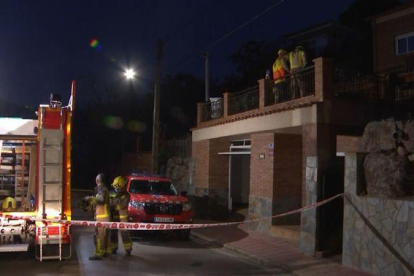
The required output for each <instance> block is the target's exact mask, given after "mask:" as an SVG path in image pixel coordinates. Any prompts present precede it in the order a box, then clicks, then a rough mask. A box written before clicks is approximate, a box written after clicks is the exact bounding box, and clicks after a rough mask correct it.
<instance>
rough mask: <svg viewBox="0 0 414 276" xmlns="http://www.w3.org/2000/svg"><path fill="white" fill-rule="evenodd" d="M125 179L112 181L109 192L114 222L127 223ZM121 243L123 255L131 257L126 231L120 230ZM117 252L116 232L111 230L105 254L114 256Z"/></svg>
mask: <svg viewBox="0 0 414 276" xmlns="http://www.w3.org/2000/svg"><path fill="white" fill-rule="evenodd" d="M125 182H126V179H125V178H123V177H122V176H118V177H116V178H115V179H114V182H113V183H112V185H111V186H112V187H113V188H114V190H112V191H111V192H110V201H111V216H112V221H114V222H128V204H129V199H130V196H129V193H128V192H127V190H126V187H125ZM120 233H121V239H122V243H123V244H124V250H125V255H127V256H131V251H132V240H131V237H130V235H129V232H128V230H120ZM117 250H118V230H117V229H111V233H110V246H108V248H107V253H112V254H116V253H117Z"/></svg>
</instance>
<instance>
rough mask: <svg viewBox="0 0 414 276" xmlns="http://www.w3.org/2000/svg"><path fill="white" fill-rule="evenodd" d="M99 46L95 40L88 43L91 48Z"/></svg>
mask: <svg viewBox="0 0 414 276" xmlns="http://www.w3.org/2000/svg"><path fill="white" fill-rule="evenodd" d="M98 45H99V41H98V40H97V39H96V38H93V39H91V41H90V42H89V46H91V47H92V48H96V47H98Z"/></svg>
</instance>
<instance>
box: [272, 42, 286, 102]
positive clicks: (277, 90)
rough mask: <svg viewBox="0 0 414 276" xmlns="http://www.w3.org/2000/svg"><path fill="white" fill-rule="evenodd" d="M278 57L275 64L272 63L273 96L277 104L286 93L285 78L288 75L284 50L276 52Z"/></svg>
mask: <svg viewBox="0 0 414 276" xmlns="http://www.w3.org/2000/svg"><path fill="white" fill-rule="evenodd" d="M277 55H278V57H277V58H276V61H275V63H273V80H274V83H275V85H274V87H273V94H274V97H275V103H277V102H279V101H280V100H281V99H282V98H283V97H284V94H285V93H286V83H285V76H286V74H288V73H289V65H288V57H287V55H286V51H285V50H284V49H280V50H279V51H278V52H277Z"/></svg>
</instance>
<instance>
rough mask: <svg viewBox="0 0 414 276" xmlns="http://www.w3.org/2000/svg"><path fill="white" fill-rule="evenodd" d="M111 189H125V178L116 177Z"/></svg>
mask: <svg viewBox="0 0 414 276" xmlns="http://www.w3.org/2000/svg"><path fill="white" fill-rule="evenodd" d="M112 187H114V188H115V189H118V190H119V189H122V188H124V187H125V178H123V177H122V176H118V177H116V178H115V179H114V182H113V183H112Z"/></svg>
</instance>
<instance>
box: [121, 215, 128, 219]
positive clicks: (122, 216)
mask: <svg viewBox="0 0 414 276" xmlns="http://www.w3.org/2000/svg"><path fill="white" fill-rule="evenodd" d="M127 217H128V215H120V216H119V218H121V219H123V218H127Z"/></svg>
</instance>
